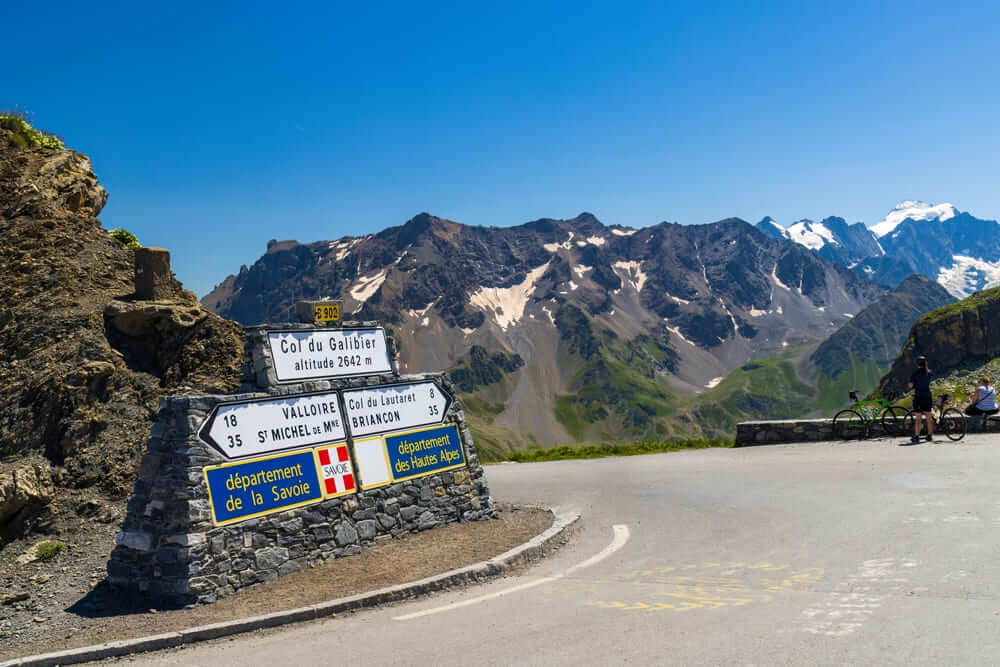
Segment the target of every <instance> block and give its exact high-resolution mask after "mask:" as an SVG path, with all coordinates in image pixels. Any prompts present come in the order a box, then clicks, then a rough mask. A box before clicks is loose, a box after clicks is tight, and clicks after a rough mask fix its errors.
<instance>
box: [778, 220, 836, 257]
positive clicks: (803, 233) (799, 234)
mask: <svg viewBox="0 0 1000 667" xmlns="http://www.w3.org/2000/svg"><path fill="white" fill-rule="evenodd" d="M785 231H786V232H787V234H788V238H789V239H790V240H792V241H795V242H796V243H798V244H799V245H804V246H805V247H807V248H809V249H810V250H820V249H821V248H822V247H823V246H824V245H826V244H827V243H829V244H830V245H840V243H839V242H838V241H837V239H836V238H834V236H833V232H831V231H830V230H829V228H827V226H826V225H824V224H823V223H820V222H813V221H812V220H799V221H798V222H796V223H794V224H793V225H792V226H790V227H789V228H788V229H787V230H785Z"/></svg>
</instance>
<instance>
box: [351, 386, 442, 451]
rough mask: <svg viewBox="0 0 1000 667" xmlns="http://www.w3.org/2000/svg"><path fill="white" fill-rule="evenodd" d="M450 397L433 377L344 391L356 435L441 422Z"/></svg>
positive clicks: (353, 433)
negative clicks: (431, 378) (418, 380)
mask: <svg viewBox="0 0 1000 667" xmlns="http://www.w3.org/2000/svg"><path fill="white" fill-rule="evenodd" d="M451 400H452V398H451V396H449V395H448V394H447V393H446V392H445V391H444V390H443V389H441V388H440V387H439V386H437V384H436V383H435V382H434V381H432V380H425V381H422V382H406V383H401V384H385V385H381V386H378V387H368V388H366V389H354V390H350V391H345V392H344V408H345V410H346V417H347V419H346V422H347V425H348V428H349V429H350V431H351V435H352V436H354V437H355V438H357V437H360V436H365V435H372V434H374V433H384V432H386V431H400V430H403V429H408V428H416V427H418V426H427V425H430V424H440V423H441V422H442V421H443V420H444V416H445V414H446V413H447V412H448V406H449V405H451Z"/></svg>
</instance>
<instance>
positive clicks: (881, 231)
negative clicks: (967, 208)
mask: <svg viewBox="0 0 1000 667" xmlns="http://www.w3.org/2000/svg"><path fill="white" fill-rule="evenodd" d="M956 215H958V211H957V210H956V209H955V207H954V206H952V205H951V204H948V203H945V204H928V203H926V202H922V201H917V200H914V199H907V200H906V201H902V202H900V203H898V204H896V206H895V207H894V208H893V209H892V210H891V211H889V214H888V215H886V216H885V219H884V220H882V221H881V222H878V223H876V224H874V225H872V226H871V227H869V229H871V230H872V232H874V234H875V236H877V237H878V238H882V237H883V236H886V235H887V234H889V233H890V232H892V231H893V230H894V229H896V227H898V226H899V224H900V223H901V222H903V221H904V220H937V221H939V222H944V221H945V220H948V219H949V218H954V217H955V216H956Z"/></svg>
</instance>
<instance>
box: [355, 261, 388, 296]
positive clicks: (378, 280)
mask: <svg viewBox="0 0 1000 667" xmlns="http://www.w3.org/2000/svg"><path fill="white" fill-rule="evenodd" d="M388 274H389V271H388V269H382V270H381V271H379V272H378V273H376V274H375V275H374V276H372V277H371V278H361V280H360V282H358V284H357V285H355V286H354V287H352V288H351V296H352V297H354V300H355V301H360V302H362V303H364V302H365V301H367V300H368V298H369V297H371V295H372V294H374V293H375V292H377V291H378V288H379V287H381V286H382V283H384V282H385V277H386V276H387V275H388Z"/></svg>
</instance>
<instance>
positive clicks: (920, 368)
mask: <svg viewBox="0 0 1000 667" xmlns="http://www.w3.org/2000/svg"><path fill="white" fill-rule="evenodd" d="M910 389H912V390H913V412H914V419H913V436H912V437H911V438H910V442H920V427H921V422H922V421H923V419H926V420H927V442H934V415H933V414H932V413H931V409H932V408H933V405H934V399H933V396H931V372H930V370H929V369H928V368H927V357H922V356H921V357H917V370H915V371H914V372H913V375H911V376H910Z"/></svg>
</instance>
